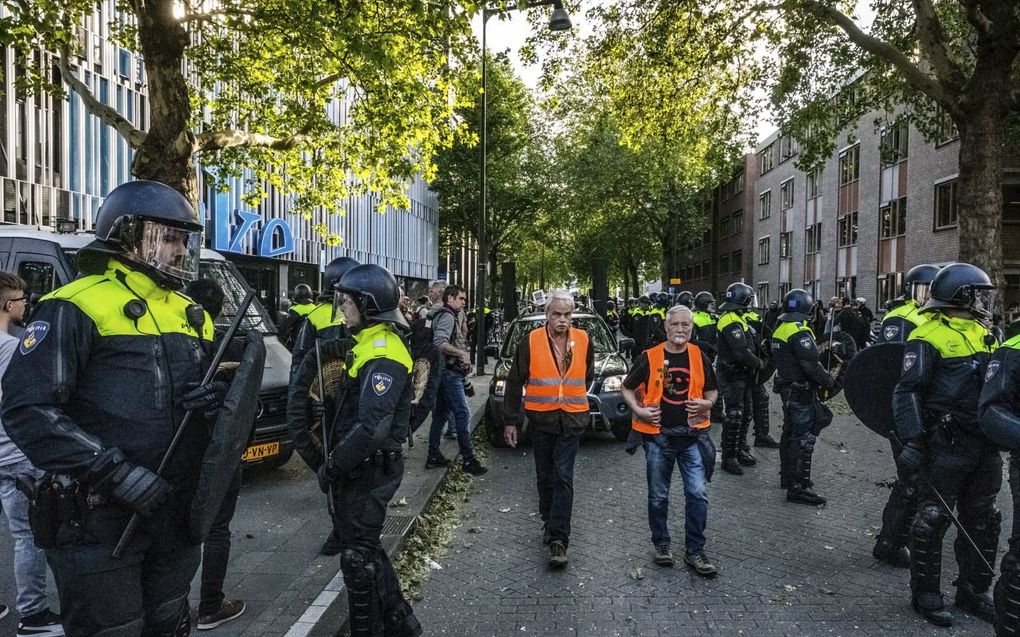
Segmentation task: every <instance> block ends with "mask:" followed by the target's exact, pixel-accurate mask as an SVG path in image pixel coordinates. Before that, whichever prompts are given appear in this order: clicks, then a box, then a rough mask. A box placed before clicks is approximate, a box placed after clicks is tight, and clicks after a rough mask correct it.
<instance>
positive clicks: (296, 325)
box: [277, 283, 315, 350]
mask: <svg viewBox="0 0 1020 637" xmlns="http://www.w3.org/2000/svg"><path fill="white" fill-rule="evenodd" d="M291 299H292V301H293V304H292V305H291V306H290V309H289V310H287V314H285V315H284V317H283V319H281V320H280V322H279V325H278V326H277V327H278V336H279V339H280V342H281V343H283V346H284V347H286V348H287V349H288V350H290V349H293V347H294V340H295V338H296V337H297V333H298V330H299V329H300V328H301V324H302V322H303V321H304V318H305V317H306V316H308V313H309V312H311V311H312V310H314V309H315V304H314V303H312V288H310V287H308V285H306V284H304V283H299V284H298V285H296V286H295V287H294V294H293V295H292V297H291Z"/></svg>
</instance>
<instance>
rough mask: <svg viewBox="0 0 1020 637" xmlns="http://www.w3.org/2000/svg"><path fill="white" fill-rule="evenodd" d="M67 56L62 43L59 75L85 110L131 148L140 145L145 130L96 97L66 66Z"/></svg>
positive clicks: (65, 48) (65, 46) (58, 63)
mask: <svg viewBox="0 0 1020 637" xmlns="http://www.w3.org/2000/svg"><path fill="white" fill-rule="evenodd" d="M67 58H68V49H67V45H64V46H63V47H61V49H60V57H59V58H58V61H57V66H58V68H59V69H60V77H61V78H62V79H63V80H64V82H66V83H67V85H68V86H70V87H71V90H73V91H74V92H75V93H77V94H78V96H79V97H81V101H82V103H84V105H85V110H87V111H88V112H90V113H92V114H93V115H95V116H96V117H98V118H99V119H101V120H103V121H104V122H106V123H107V124H109V125H110V126H112V127H113V128H114V129H116V131H117V132H118V133H120V136H121V137H123V138H124V139H125V140H127V143H128V144H130V145H131V148H139V147H141V145H142V142H144V141H145V131H143V130H140V129H138V128H135V125H134V124H132V123H131V122H129V121H128V120H127V119H126V118H125V117H124V116H122V115H121V114H120V113H118V112H117V110H116V109H114V108H113V107H111V106H107V105H106V104H103V103H102V102H100V101H99V100H98V99H96V96H95V95H94V94H93V93H92V90H91V89H89V87H88V86H87V85H86V84H85V83H84V82H82V81H81V80H79V79H78V77H77V76H76V75H75V74H74V73H73V72H72V71H71V69H70V68H69V67H68V64H67Z"/></svg>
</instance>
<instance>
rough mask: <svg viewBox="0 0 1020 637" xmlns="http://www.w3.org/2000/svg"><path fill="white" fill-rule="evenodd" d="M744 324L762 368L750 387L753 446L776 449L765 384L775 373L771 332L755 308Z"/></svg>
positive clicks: (745, 315)
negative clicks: (749, 333) (747, 328)
mask: <svg viewBox="0 0 1020 637" xmlns="http://www.w3.org/2000/svg"><path fill="white" fill-rule="evenodd" d="M744 322H745V323H747V325H748V327H750V328H751V332H752V334H751V340H753V341H754V349H755V353H756V354H757V355H758V358H760V359H761V361H762V365H763V366H762V368H761V369H759V370H758V371H757V372H756V373H755V375H754V383H753V385H752V386H751V416H752V419H753V420H754V446H755V447H764V448H766V449H778V448H779V442H778V441H777V440H776V439H775V438H773V437H772V435H771V434H770V433H769V391H768V389H766V388H765V383H767V382H769V380H770V379H771V378H772V375H773V374H775V372H776V365H775V363H774V362H773V361H772V347H771V332H772V330H771V329H770V328H769V327H768V326H766V325H765V321H764V319H763V318H762V315H761V313H760V312H759V310H758V309H757V308H755V309H752V310H750V311H748V312H745V313H744Z"/></svg>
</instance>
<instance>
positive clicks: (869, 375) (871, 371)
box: [844, 343, 905, 437]
mask: <svg viewBox="0 0 1020 637" xmlns="http://www.w3.org/2000/svg"><path fill="white" fill-rule="evenodd" d="M904 348H905V346H904V344H903V343H879V344H878V345H872V346H871V347H866V348H864V349H863V350H862V351H861V352H860V353H859V354H858V355H857V356H855V357H854V359H853V360H852V361H850V365H849V366H848V367H847V370H846V381H845V387H844V391H845V392H846V402H847V404H848V405H850V409H851V410H853V412H854V415H855V416H857V418H858V419H859V420H860V421H861V422H862V423H864V426H865V427H867V428H868V429H870V430H872V431H874V432H875V433H877V434H879V435H881V436H886V437H888V436H889V435H890V434H891V433H892V431H893V409H892V396H893V390H894V389H896V383H898V382H899V380H900V370H901V369H902V368H903V350H904Z"/></svg>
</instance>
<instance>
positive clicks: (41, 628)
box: [18, 608, 64, 637]
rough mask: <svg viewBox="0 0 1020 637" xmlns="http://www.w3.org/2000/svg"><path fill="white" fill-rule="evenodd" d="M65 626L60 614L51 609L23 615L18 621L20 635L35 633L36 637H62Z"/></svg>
mask: <svg viewBox="0 0 1020 637" xmlns="http://www.w3.org/2000/svg"><path fill="white" fill-rule="evenodd" d="M63 634H64V627H63V626H61V625H60V615H57V614H56V613H54V612H53V611H51V610H50V609H48V608H47V609H46V610H44V611H42V612H41V613H36V614H35V615H29V616H28V617H22V618H21V621H20V622H18V637H22V636H23V635H33V636H34V637H61V636H62V635H63Z"/></svg>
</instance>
